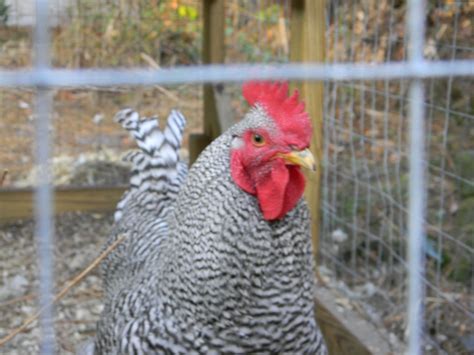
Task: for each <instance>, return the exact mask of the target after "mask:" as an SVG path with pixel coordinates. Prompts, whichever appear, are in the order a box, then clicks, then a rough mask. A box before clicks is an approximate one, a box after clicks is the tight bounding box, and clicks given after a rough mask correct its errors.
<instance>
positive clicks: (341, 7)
mask: <svg viewBox="0 0 474 355" xmlns="http://www.w3.org/2000/svg"><path fill="white" fill-rule="evenodd" d="M1 3H2V2H1V1H0V5H1ZM6 3H7V4H8V5H9V6H10V8H11V9H15V11H13V12H11V13H10V14H11V17H10V19H7V20H6V21H5V25H3V26H0V38H1V43H0V44H1V48H2V50H1V51H0V67H1V69H2V70H3V69H22V68H29V67H31V66H32V65H33V42H34V41H33V31H32V27H31V26H33V25H34V24H35V23H36V20H35V18H36V17H35V16H32V17H31V16H30V17H28V16H27V14H28V11H27V10H24V6H25V5H24V3H28V4H30V5H31V8H32V9H34V3H33V2H20V1H16V2H15V1H10V2H8V1H7V2H6ZM38 3H40V4H44V3H46V2H43V1H39V2H38ZM413 3H416V2H412V3H411V4H413ZM22 6H23V7H22ZM49 6H50V9H51V10H50V19H51V22H50V23H51V24H52V26H50V37H51V56H52V59H51V62H52V66H53V67H57V68H66V69H84V68H92V69H100V68H114V67H115V68H123V67H129V68H136V67H141V68H144V69H148V68H152V69H158V68H167V67H170V68H174V67H175V66H181V65H195V64H200V48H201V43H202V37H201V33H202V24H201V12H200V2H199V1H192V0H189V1H184V0H182V1H142V0H136V1H129V2H123V1H105V0H104V1H88V0H80V1H76V2H69V1H50V2H49ZM413 8H414V9H415V7H413ZM22 9H23V10H22ZM22 11H23V12H22ZM418 11H419V10H418ZM226 12H227V15H226V53H227V55H226V64H227V65H228V66H227V67H217V68H211V69H210V71H208V72H205V74H209V73H211V70H212V73H215V74H214V75H215V76H214V77H213V78H216V79H212V80H222V78H228V79H229V80H230V81H233V82H235V81H240V80H243V79H242V78H243V77H244V76H245V75H247V78H248V79H250V78H251V77H252V73H256V77H259V75H267V76H268V77H269V78H270V77H275V78H277V79H281V78H284V77H288V78H289V79H301V78H304V77H308V78H313V79H314V78H317V79H326V82H325V107H324V135H323V136H324V144H323V147H324V159H323V163H322V164H323V185H322V201H321V209H322V224H321V250H320V272H321V274H322V276H323V279H324V280H325V281H326V283H327V284H329V285H330V286H331V287H332V288H333V289H336V290H337V291H338V292H339V293H340V294H341V295H342V296H341V300H344V301H343V302H342V303H343V304H344V306H346V307H350V308H352V309H355V310H356V311H358V312H359V313H360V314H361V316H363V317H365V318H367V319H369V320H370V321H371V322H373V323H374V324H376V325H377V326H378V327H380V328H385V329H386V333H385V334H386V335H387V336H388V337H389V339H390V341H391V342H392V343H393V345H394V347H395V346H402V347H403V346H404V344H406V342H407V341H408V339H409V336H410V332H411V333H416V332H415V331H414V330H413V329H411V330H407V329H408V328H407V325H408V323H410V317H413V314H410V313H409V312H408V303H407V292H408V289H410V286H409V283H408V280H409V276H410V275H413V274H414V275H417V276H418V277H419V278H420V280H421V281H422V282H421V284H422V285H423V288H426V291H425V294H424V295H419V296H420V298H419V299H418V302H419V303H420V305H421V304H422V305H423V307H424V312H423V317H424V322H419V323H418V326H421V324H423V323H424V328H423V329H422V330H423V339H422V342H423V345H422V349H424V350H425V351H427V352H432V353H439V352H441V353H443V352H445V353H463V352H465V353H468V352H469V351H471V350H472V344H471V343H472V334H473V333H474V316H473V313H472V309H473V307H474V296H473V293H474V273H473V268H474V250H473V248H474V226H473V224H472V220H473V218H472V217H473V215H472V211H474V204H473V198H474V195H473V191H474V175H473V166H474V144H473V142H474V139H473V135H474V125H473V123H474V112H473V98H472V91H473V90H472V85H473V84H472V74H473V70H472V67H473V62H472V60H473V59H474V58H473V57H474V54H473V53H474V43H473V38H474V37H473V36H472V15H473V13H474V5H472V4H470V3H469V2H461V1H444V0H439V1H430V2H428V3H427V4H426V16H423V15H422V13H420V11H419V12H418V13H417V14H415V15H418V17H419V21H420V22H422V21H425V22H426V24H425V25H426V36H425V41H424V43H423V44H422V46H421V48H419V51H421V52H422V54H423V56H424V59H425V61H424V62H422V63H421V66H422V67H421V66H418V67H417V66H416V64H417V63H416V60H418V59H416V58H415V64H414V66H412V67H410V64H409V63H410V60H413V57H410V56H409V53H408V52H409V50H410V46H409V44H410V41H411V40H412V39H411V38H409V26H408V25H407V22H406V17H407V14H408V5H407V4H406V3H405V2H404V1H398V0H383V1H377V2H376V1H368V0H367V1H355V2H347V1H337V0H335V1H327V13H326V14H327V34H326V45H327V47H326V55H327V62H326V66H325V67H314V68H313V67H312V68H309V67H304V66H303V65H302V66H296V67H291V66H285V64H283V65H282V66H275V65H272V67H270V68H266V69H265V70H266V71H265V70H261V69H259V68H256V69H255V68H254V69H253V71H252V70H250V71H246V72H245V73H244V75H242V72H240V71H239V70H238V69H239V68H238V67H232V66H231V65H232V64H234V63H242V62H250V63H288V58H289V43H290V41H291V37H290V31H289V21H290V17H291V2H290V1H284V0H282V1H270V0H268V1H265V0H260V1H252V2H244V1H227V2H226ZM32 13H34V11H33V12H32ZM1 19H2V17H1V6H0V21H1ZM43 24H44V23H43ZM422 27H423V26H422ZM423 32H424V31H422V32H421V34H418V35H421V36H423ZM412 43H413V42H412ZM453 61H457V62H454V63H452V62H453ZM341 62H342V63H345V64H347V65H348V66H347V67H343V66H340V65H339V64H337V63H341ZM395 62H397V63H395ZM398 62H402V63H398ZM449 62H451V63H449ZM359 63H360V64H362V66H356V64H359ZM407 63H408V64H407ZM429 63H433V65H432V66H430V64H429ZM458 63H459V64H458ZM418 64H419V63H418ZM466 68H467V69H466ZM469 68H471V69H469ZM178 69H179V68H178ZM188 69H189V70H190V71H189V72H188V73H190V74H191V75H190V76H186V73H184V72H183V73H182V74H180V73H178V72H175V73H174V74H173V75H171V74H170V75H169V76H166V74H165V75H164V76H163V73H161V74H160V72H158V73H156V72H144V73H142V74H143V78H144V79H145V76H146V80H148V81H146V80H142V82H143V83H146V84H147V86H146V87H138V88H134V89H130V88H128V87H127V85H113V86H105V85H104V84H102V85H100V87H96V86H80V87H75V86H74V87H73V85H71V84H70V83H74V82H75V80H76V82H77V80H82V79H84V78H86V79H84V80H86V81H87V80H89V82H93V81H94V82H97V81H100V80H101V79H100V78H99V79H97V77H94V75H93V74H92V73H89V74H83V76H81V75H82V74H80V73H79V72H76V73H72V72H71V73H70V74H68V73H62V74H61V73H58V74H55V75H56V76H55V78H56V79H57V80H58V82H61V84H60V85H59V86H61V88H54V87H53V88H52V91H51V94H52V99H53V100H52V109H51V114H50V115H49V116H50V117H49V123H48V124H49V125H50V128H52V132H53V135H52V137H51V142H52V143H53V144H52V158H53V159H52V160H53V164H52V165H51V167H52V170H53V171H52V173H53V176H52V180H53V182H54V184H56V185H60V184H77V185H83V184H89V185H90V184H111V183H123V182H125V181H126V179H127V175H126V172H124V173H123V178H122V179H119V180H117V175H120V174H122V170H120V169H119V168H116V165H114V168H113V169H118V170H114V174H113V175H114V176H113V178H110V179H109V178H108V177H107V170H108V169H109V168H110V165H104V166H102V167H100V166H98V165H97V164H95V163H93V162H97V161H103V162H104V161H105V162H107V163H110V162H114V163H116V162H117V161H119V160H120V152H121V151H122V150H123V149H126V148H128V147H130V146H131V145H132V142H131V141H130V140H128V138H127V135H126V134H124V133H123V132H122V131H121V130H120V129H119V128H118V127H116V126H115V124H114V123H113V122H112V120H111V119H110V118H111V117H112V116H113V114H114V113H115V112H116V111H117V110H118V109H120V108H121V107H123V106H125V105H129V106H134V107H136V108H137V109H138V110H139V111H140V112H141V113H143V114H146V115H151V114H159V116H162V117H164V116H165V115H166V114H167V112H168V111H169V109H170V108H172V107H178V108H180V109H181V110H182V111H183V113H184V114H185V115H186V116H187V117H188V122H189V127H188V133H189V132H197V131H199V130H200V128H201V124H202V121H201V115H202V93H201V89H200V88H199V87H198V86H197V85H193V84H195V83H200V82H205V81H206V80H210V79H209V78H210V77H209V76H205V74H202V73H200V72H199V70H200V69H199V68H197V67H190V68H188ZM423 70H424V72H423V73H424V74H423V75H422V76H423V78H426V79H425V80H424V86H425V97H424V99H423V100H422V101H420V102H418V103H414V102H413V96H411V95H410V87H411V86H413V81H412V80H410V78H411V77H417V75H420V77H419V78H421V74H420V73H421V72H422V71H423ZM436 70H438V72H436ZM455 70H462V71H463V73H465V74H466V75H464V76H462V75H459V72H457V73H455ZM450 71H452V73H453V75H452V76H451V75H449V73H450ZM153 73H154V74H153ZM262 73H263V74H262ZM436 73H438V74H436ZM439 73H442V74H439ZM7 74H8V73H7ZM114 74H117V75H118V76H116V78H119V79H120V76H119V75H120V73H115V72H114ZM123 74H124V76H123V78H125V79H123V80H122V82H125V83H126V82H127V78H132V77H133V76H134V75H133V74H131V75H129V76H126V73H123ZM175 74H176V75H175ZM177 74H180V75H181V78H183V77H184V78H189V80H190V83H186V80H185V79H179V80H181V81H179V80H178V81H179V83H178V84H177V85H176V84H175V85H173V86H167V84H171V83H174V82H173V80H176V79H175V78H176V77H179V75H177ZM68 75H69V76H68ZM88 75H89V76H88ZM153 75H155V76H153ZM431 75H433V76H434V77H433V78H431ZM2 77H3V78H4V79H1V78H0V84H2V86H5V88H3V89H0V102H1V108H0V116H1V119H0V126H1V128H2V129H1V132H0V137H1V140H2V142H3V144H2V145H0V164H1V165H2V166H5V167H6V168H8V169H9V170H10V174H9V181H8V183H7V185H6V186H7V187H8V186H15V185H16V186H19V185H23V186H24V185H32V184H34V182H35V178H36V177H37V176H36V175H34V174H32V173H31V171H32V170H35V169H33V166H34V158H33V156H34V155H33V154H32V147H33V146H34V143H35V140H34V132H35V128H34V123H35V122H36V123H38V122H39V121H41V120H44V119H45V118H44V117H40V116H38V115H39V112H38V111H35V104H34V102H35V88H34V86H35V85H36V86H40V85H39V83H38V82H37V83H36V84H35V83H30V84H28V85H21V80H20V79H19V78H20V76H17V77H13V79H11V80H10V79H8V80H10V81H9V83H12V82H15V80H17V81H18V87H15V86H14V85H12V84H8V85H7V84H5V81H6V80H7V79H5V78H9V77H7V75H3V76H2ZM104 77H106V79H107V80H111V79H110V76H104ZM55 78H48V80H54V79H55ZM87 78H89V79H87ZM134 78H135V79H134V80H135V82H134V85H136V83H137V82H138V83H139V82H140V79H141V78H142V77H141V76H136V75H135V77H134ZM137 78H138V79H137ZM150 78H151V79H150ZM153 78H155V79H156V80H154V81H153ZM68 79H73V80H68ZM331 79H336V80H331ZM372 79H378V80H372ZM2 80H4V81H3V82H2ZM12 80H13V81H12ZM31 80H32V82H33V81H34V80H36V79H34V78H33V79H31ZM61 80H62V81H61ZM415 81H417V82H419V81H420V80H419V79H417V80H415ZM107 82H110V81H107ZM68 84H69V85H71V86H69V87H68V86H67V85H68ZM20 86H21V87H20ZM53 86H54V85H53ZM27 87H30V88H27ZM229 87H230V91H229V92H230V94H231V96H232V98H233V101H232V106H233V109H234V111H235V113H236V117H240V116H241V115H242V113H243V112H244V109H245V108H244V105H243V104H242V101H241V100H240V99H239V98H238V96H239V93H238V91H239V87H238V85H234V84H232V83H230V84H229ZM414 105H416V106H417V107H418V108H420V109H421V112H423V110H424V113H425V114H424V120H423V122H424V125H425V128H426V129H425V130H424V134H425V135H426V139H424V140H423V142H424V143H425V147H426V149H425V150H424V152H425V155H424V157H423V156H419V158H420V159H422V160H421V161H418V166H419V167H421V168H422V170H423V169H424V172H425V174H426V175H425V177H426V179H424V180H423V181H421V182H422V183H423V188H422V190H423V191H425V192H426V207H427V209H426V221H425V222H424V223H421V222H420V223H419V225H418V227H420V228H422V229H423V228H424V232H422V233H419V234H417V235H418V237H421V238H422V239H420V240H421V241H422V242H423V246H422V247H421V248H418V250H416V251H417V252H418V256H421V257H422V259H425V261H424V263H423V270H424V271H423V270H422V271H423V272H421V273H420V272H418V270H417V269H410V268H409V265H413V264H409V263H410V261H409V256H408V250H410V248H409V246H408V244H409V243H410V241H411V240H412V239H410V238H412V237H413V236H414V235H413V231H412V230H411V229H410V227H409V219H410V217H411V216H413V214H414V213H416V212H414V211H413V208H412V207H410V206H411V205H410V204H409V203H408V201H409V199H410V197H411V198H413V194H410V191H413V190H410V188H413V184H414V182H413V180H412V179H413V176H411V175H410V174H411V172H410V158H413V152H414V151H415V150H416V148H417V147H416V146H415V149H414V144H415V145H416V143H417V142H413V138H412V139H410V132H411V131H410V127H411V126H410V125H411V124H413V120H415V118H413V117H411V116H410V112H413V111H410V107H411V106H414ZM38 138H41V137H38ZM43 143H44V142H43ZM418 143H420V142H418ZM46 144H47V142H46ZM185 146H186V141H185ZM84 163H91V166H92V169H95V171H96V170H97V169H102V171H104V174H101V177H100V178H96V177H94V176H92V177H91V174H92V175H93V174H94V173H93V172H92V173H91V171H90V170H87V169H86V170H84ZM36 169H37V168H36ZM71 169H72V170H73V171H71ZM81 169H82V170H81ZM125 170H126V169H125ZM64 171H67V172H64ZM117 171H120V174H118V173H117ZM81 174H82V175H81ZM415 183H416V181H415ZM423 191H417V193H418V194H419V195H416V196H415V197H414V198H416V199H418V202H420V201H421V212H423V211H422V210H423V206H422V204H423V201H422V200H423V198H422V196H423V193H422V192H423ZM420 196H421V197H420ZM418 212H420V211H418ZM43 218H46V217H43ZM423 225H424V227H423ZM37 234H38V235H43V236H44V235H48V234H49V233H46V232H38V233H37ZM425 235H426V238H425ZM48 243H49V242H48ZM412 249H413V248H412ZM45 258H46V256H45ZM6 285H7V282H6V281H4V286H6ZM421 291H422V290H421ZM45 292H46V293H47V292H48V291H47V290H46V291H45ZM346 300H347V302H346ZM342 303H341V304H342ZM47 324H48V320H47V319H45V320H44V324H43V325H44V326H45V328H47V327H48V325H47ZM420 330H421V329H420ZM412 349H413V348H412ZM469 349H471V350H469ZM415 351H417V350H415Z"/></svg>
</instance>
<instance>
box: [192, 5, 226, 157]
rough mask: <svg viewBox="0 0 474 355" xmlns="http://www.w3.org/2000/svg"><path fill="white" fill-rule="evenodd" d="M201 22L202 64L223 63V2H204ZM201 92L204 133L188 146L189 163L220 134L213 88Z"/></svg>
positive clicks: (210, 86) (206, 87)
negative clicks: (202, 97)
mask: <svg viewBox="0 0 474 355" xmlns="http://www.w3.org/2000/svg"><path fill="white" fill-rule="evenodd" d="M203 21H204V23H203V32H204V33H203V47H202V61H203V63H204V64H211V63H223V62H224V59H225V52H224V48H225V33H224V30H225V1H224V0H204V1H203ZM203 90H204V92H203V96H204V133H203V134H202V135H201V137H197V136H195V137H194V138H192V140H193V144H191V145H190V162H191V163H193V162H194V160H195V159H196V158H197V156H198V155H199V153H200V152H201V150H202V149H203V148H204V147H205V146H207V145H208V144H209V143H210V142H211V141H212V140H213V139H215V138H217V137H218V136H219V135H220V134H221V132H222V127H221V125H220V122H219V116H218V111H217V106H216V97H215V95H214V88H213V86H212V85H210V84H209V85H204V89H203ZM194 142H195V143H194ZM204 143H206V144H204Z"/></svg>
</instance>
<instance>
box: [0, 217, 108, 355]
mask: <svg viewBox="0 0 474 355" xmlns="http://www.w3.org/2000/svg"><path fill="white" fill-rule="evenodd" d="M112 221H113V217H112V214H106V215H104V214H81V213H69V214H65V215H62V216H60V217H58V218H57V219H56V221H55V223H56V235H55V249H54V256H55V260H54V273H55V280H56V287H55V292H57V291H58V290H60V289H62V288H63V287H64V286H65V285H66V284H67V282H68V280H71V279H72V278H73V277H74V276H76V275H77V274H78V273H79V272H80V271H82V269H84V268H85V267H86V266H87V265H88V264H89V263H90V262H92V261H93V259H95V257H97V256H98V254H99V251H100V250H101V247H102V245H103V243H104V241H105V239H106V237H107V233H108V231H109V228H110V227H111V225H112ZM33 228H34V226H33V222H32V221H19V222H17V223H13V224H10V225H8V226H4V227H3V228H1V229H0V244H1V245H2V248H1V250H0V253H1V254H2V255H1V257H0V270H2V275H1V278H0V313H1V314H2V317H0V338H3V337H4V336H6V335H7V334H8V333H9V332H10V331H12V330H13V329H14V328H16V327H18V326H20V325H21V324H22V323H23V322H24V321H25V320H26V319H27V318H29V317H30V316H32V315H33V314H34V313H35V311H36V298H35V293H36V290H37V286H38V281H37V264H36V245H35V240H34V238H33ZM101 295H102V290H101V280H100V278H99V272H98V270H95V271H93V272H92V273H91V274H90V275H89V276H87V278H85V279H84V280H83V281H82V282H81V283H80V284H79V285H77V286H76V287H74V288H73V289H72V290H71V291H70V292H69V293H68V294H67V295H66V296H65V297H64V298H63V299H62V300H61V301H60V302H59V303H58V304H57V306H56V310H55V328H56V334H57V336H56V342H57V353H58V354H72V353H75V351H76V347H77V346H78V345H79V344H81V343H82V342H84V341H86V340H87V339H88V338H90V337H91V336H93V335H94V333H95V323H96V322H97V320H98V317H99V315H100V312H101V311H102V304H101V299H100V297H101ZM39 339H40V331H39V327H38V322H35V323H34V324H33V325H32V326H31V327H29V328H28V330H27V331H26V332H25V333H22V334H19V335H17V336H16V337H15V338H14V339H12V340H11V341H10V342H9V343H7V344H6V345H5V347H4V348H2V349H0V353H2V354H35V353H38V351H39V345H38V340H39Z"/></svg>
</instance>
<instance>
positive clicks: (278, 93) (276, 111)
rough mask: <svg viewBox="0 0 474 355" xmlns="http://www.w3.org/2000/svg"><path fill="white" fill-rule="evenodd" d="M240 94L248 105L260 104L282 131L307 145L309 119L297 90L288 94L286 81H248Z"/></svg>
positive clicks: (309, 135) (309, 137) (309, 131)
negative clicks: (295, 135)
mask: <svg viewBox="0 0 474 355" xmlns="http://www.w3.org/2000/svg"><path fill="white" fill-rule="evenodd" d="M242 94H243V95H244V98H245V100H247V102H248V103H249V105H251V106H254V105H256V104H259V105H260V106H262V107H263V109H264V110H265V111H266V112H267V114H268V115H269V116H270V117H271V118H273V120H274V121H275V123H276V124H277V125H278V126H279V127H280V129H281V130H282V131H284V132H287V133H290V134H291V133H294V134H297V135H298V136H299V137H300V139H302V140H303V141H304V142H305V145H309V141H310V139H311V131H312V130H311V120H310V119H309V115H308V113H307V112H306V111H305V105H304V102H302V101H300V100H299V93H298V90H295V92H294V93H293V95H292V96H288V82H275V83H271V82H268V81H250V82H247V83H245V84H244V85H243V86H242Z"/></svg>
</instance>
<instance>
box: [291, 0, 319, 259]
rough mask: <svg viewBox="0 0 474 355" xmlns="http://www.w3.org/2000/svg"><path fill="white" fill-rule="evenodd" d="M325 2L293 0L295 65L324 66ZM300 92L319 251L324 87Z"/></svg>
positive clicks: (302, 87)
mask: <svg viewBox="0 0 474 355" xmlns="http://www.w3.org/2000/svg"><path fill="white" fill-rule="evenodd" d="M324 2H325V1H324V0H292V1H291V22H290V25H291V38H293V39H294V38H298V39H300V40H298V41H295V40H292V41H291V42H290V60H291V61H292V62H313V63H314V62H324V58H325V55H324V52H325V33H326V29H325V21H326V20H325V16H324V13H325V4H324ZM297 86H298V87H299V89H300V90H301V94H302V98H303V101H304V102H305V103H306V110H307V111H308V113H309V116H310V117H311V120H312V123H313V138H312V141H311V148H310V149H311V152H312V153H313V155H314V157H315V159H316V162H317V170H316V172H315V173H311V174H307V175H306V179H307V184H306V191H305V198H306V201H308V205H309V206H310V210H311V234H312V237H313V250H314V252H315V254H317V252H318V250H319V228H320V191H321V170H322V166H321V162H322V152H323V149H322V141H323V107H324V106H323V105H324V101H323V91H324V87H323V83H322V82H305V83H303V84H300V85H297Z"/></svg>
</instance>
